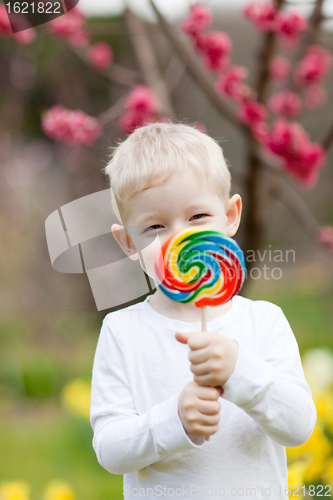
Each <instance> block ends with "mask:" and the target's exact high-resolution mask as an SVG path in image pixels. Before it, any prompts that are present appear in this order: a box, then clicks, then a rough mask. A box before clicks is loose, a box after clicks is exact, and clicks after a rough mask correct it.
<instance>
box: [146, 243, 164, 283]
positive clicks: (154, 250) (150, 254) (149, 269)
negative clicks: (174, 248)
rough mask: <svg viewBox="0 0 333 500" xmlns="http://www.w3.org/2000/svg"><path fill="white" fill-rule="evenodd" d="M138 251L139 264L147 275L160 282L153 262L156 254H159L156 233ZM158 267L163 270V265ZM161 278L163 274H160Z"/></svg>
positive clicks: (159, 246) (159, 249)
mask: <svg viewBox="0 0 333 500" xmlns="http://www.w3.org/2000/svg"><path fill="white" fill-rule="evenodd" d="M140 253H141V255H140V264H141V267H142V269H143V270H144V271H145V272H146V273H147V274H148V276H150V277H151V278H153V279H154V280H155V281H157V282H158V283H160V280H159V279H158V278H157V276H156V273H155V262H156V259H157V257H158V255H161V243H160V239H159V237H158V235H156V238H155V239H154V240H153V241H152V242H151V243H149V244H148V245H147V246H145V247H144V248H142V249H141V252H140ZM160 267H161V269H162V271H164V267H163V266H160ZM163 278H164V274H163V276H162V279H163Z"/></svg>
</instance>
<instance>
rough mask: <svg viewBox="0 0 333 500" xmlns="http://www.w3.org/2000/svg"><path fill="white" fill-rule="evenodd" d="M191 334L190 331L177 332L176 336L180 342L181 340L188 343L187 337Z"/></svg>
mask: <svg viewBox="0 0 333 500" xmlns="http://www.w3.org/2000/svg"><path fill="white" fill-rule="evenodd" d="M190 335H191V334H190V333H181V332H176V334H175V337H176V339H177V340H178V342H181V343H182V344H187V339H188V338H189V336H190Z"/></svg>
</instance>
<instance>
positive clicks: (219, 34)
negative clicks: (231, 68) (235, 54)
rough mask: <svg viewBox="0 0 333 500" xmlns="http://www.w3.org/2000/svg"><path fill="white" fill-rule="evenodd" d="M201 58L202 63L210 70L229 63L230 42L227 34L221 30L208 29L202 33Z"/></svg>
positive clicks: (223, 66) (216, 69) (219, 68)
mask: <svg viewBox="0 0 333 500" xmlns="http://www.w3.org/2000/svg"><path fill="white" fill-rule="evenodd" d="M201 43H202V46H203V48H202V58H203V63H204V64H205V66H206V67H207V68H208V69H209V70H210V71H218V70H221V69H224V68H225V67H226V66H227V65H228V64H229V53H230V52H231V49H232V44H231V40H230V38H229V36H228V35H227V34H226V33H224V32H223V31H210V32H209V33H207V34H206V35H203V37H202V39H201Z"/></svg>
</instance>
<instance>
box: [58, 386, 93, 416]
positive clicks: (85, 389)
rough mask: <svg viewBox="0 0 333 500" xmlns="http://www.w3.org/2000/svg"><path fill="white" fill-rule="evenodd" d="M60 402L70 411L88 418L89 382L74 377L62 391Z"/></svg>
mask: <svg viewBox="0 0 333 500" xmlns="http://www.w3.org/2000/svg"><path fill="white" fill-rule="evenodd" d="M62 404H63V405H64V406H65V407H66V408H67V409H68V410H70V411H72V412H74V413H77V414H79V415H81V416H83V417H85V418H88V419H89V413H90V384H88V382H86V381H84V380H82V379H79V378H78V379H75V380H73V381H72V382H70V383H69V384H67V385H66V386H65V387H64V388H63V391H62Z"/></svg>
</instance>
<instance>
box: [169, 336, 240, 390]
mask: <svg viewBox="0 0 333 500" xmlns="http://www.w3.org/2000/svg"><path fill="white" fill-rule="evenodd" d="M176 339H177V340H178V341H179V342H182V343H183V344H186V343H187V344H188V346H189V347H190V349H191V351H190V353H189V355H188V358H189V360H190V361H191V371H192V372H193V373H194V380H195V382H197V383H198V384H199V385H202V386H203V385H206V386H207V385H210V386H213V387H217V386H220V385H223V384H224V383H225V382H226V381H227V380H228V378H229V377H230V375H231V373H232V372H233V369H234V368H235V364H236V360H237V356H238V344H237V342H236V341H235V340H231V339H228V338H227V337H225V336H224V335H222V334H220V333H216V332H194V333H179V332H176Z"/></svg>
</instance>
